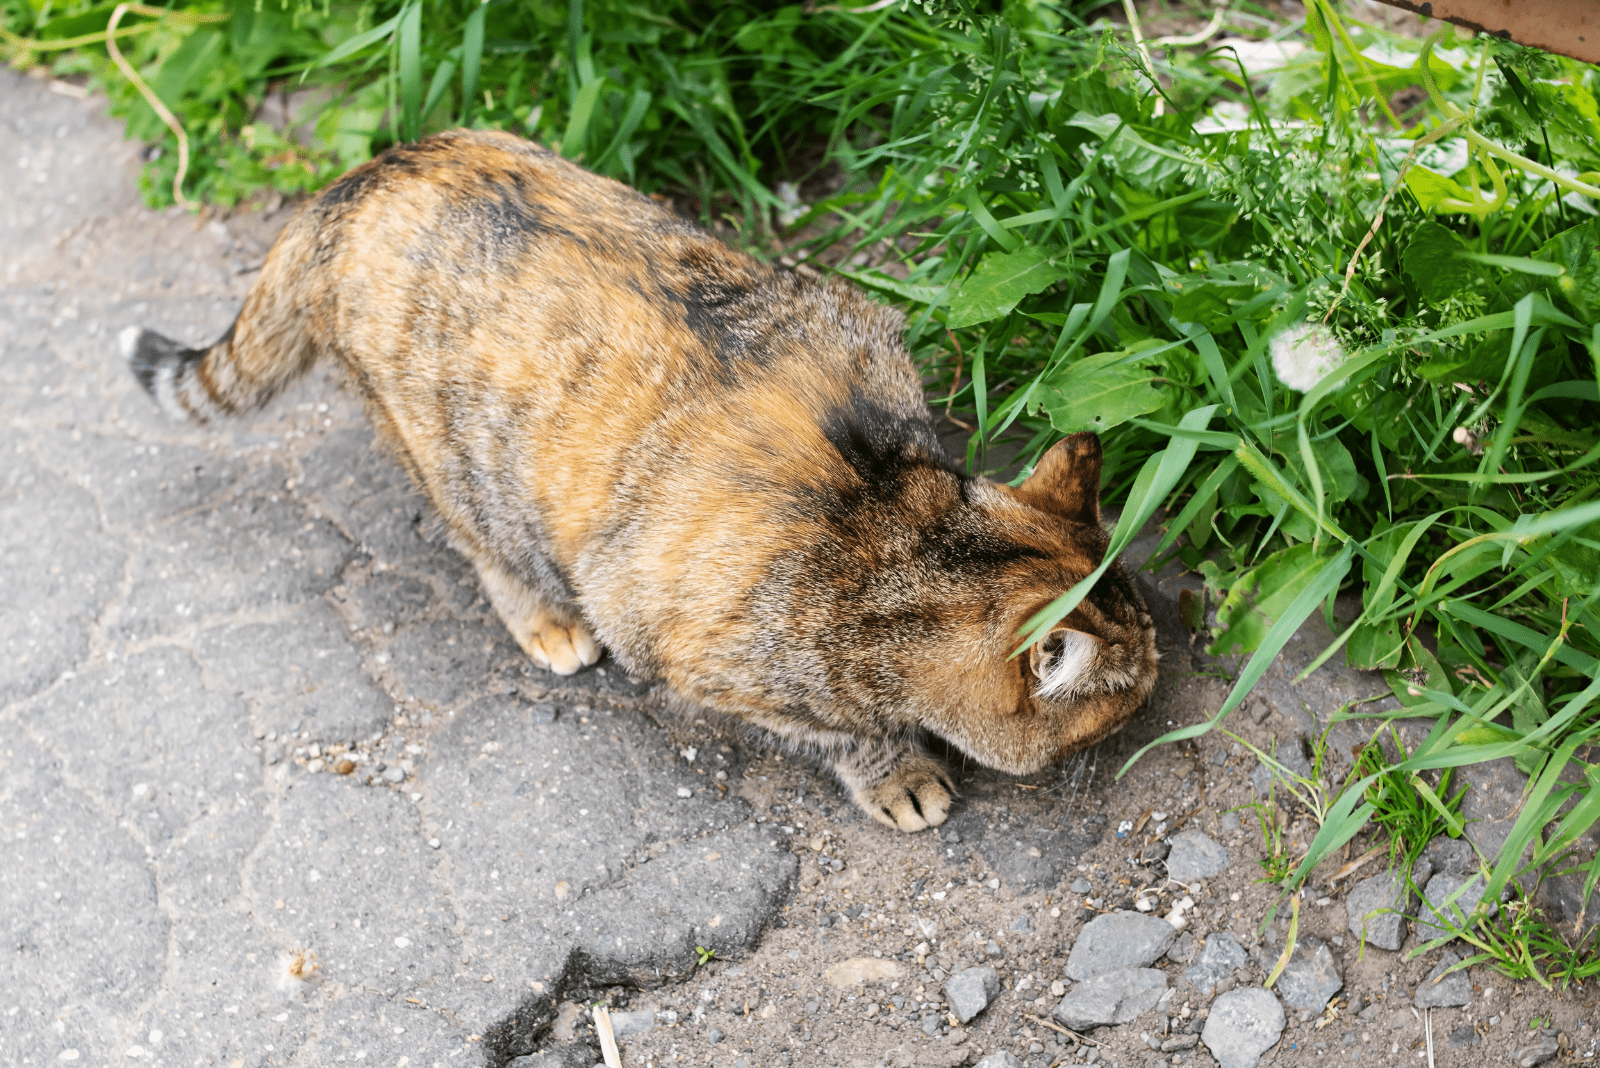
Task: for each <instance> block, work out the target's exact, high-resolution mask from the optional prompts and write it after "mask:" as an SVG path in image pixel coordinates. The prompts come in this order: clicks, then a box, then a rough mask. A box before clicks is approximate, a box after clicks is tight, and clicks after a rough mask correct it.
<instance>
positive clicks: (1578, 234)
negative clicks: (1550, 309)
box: [1533, 219, 1600, 320]
mask: <svg viewBox="0 0 1600 1068" xmlns="http://www.w3.org/2000/svg"><path fill="white" fill-rule="evenodd" d="M1533 258H1534V259H1535V260H1544V261H1547V262H1549V263H1554V264H1558V265H1560V266H1561V267H1563V268H1565V269H1566V273H1565V274H1563V275H1561V276H1560V277H1559V278H1557V279H1556V280H1555V283H1554V285H1555V287H1556V288H1557V289H1559V290H1560V291H1561V295H1562V296H1564V297H1566V298H1567V299H1568V300H1569V301H1571V302H1572V306H1573V308H1575V309H1576V310H1577V312H1578V314H1579V315H1580V316H1582V317H1583V318H1584V319H1585V320H1592V319H1594V318H1596V317H1600V219H1589V220H1586V221H1585V222H1581V223H1579V224H1578V225H1577V226H1574V227H1572V228H1571V229H1570V230H1563V231H1561V233H1559V234H1557V235H1556V236H1555V237H1552V238H1551V239H1550V240H1549V241H1546V242H1545V243H1544V244H1543V245H1542V246H1540V248H1539V251H1537V252H1535V253H1534V254H1533Z"/></svg>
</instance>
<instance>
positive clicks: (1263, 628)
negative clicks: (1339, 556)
mask: <svg viewBox="0 0 1600 1068" xmlns="http://www.w3.org/2000/svg"><path fill="white" fill-rule="evenodd" d="M1331 560H1332V557H1329V556H1326V555H1322V554H1319V553H1317V552H1316V551H1315V550H1314V549H1313V548H1312V546H1311V545H1310V544H1309V543H1307V544H1302V545H1295V546H1291V547H1290V548H1287V549H1283V550H1280V551H1279V552H1276V553H1273V554H1272V555H1271V556H1269V557H1267V558H1266V559H1265V560H1263V561H1261V563H1259V564H1257V565H1256V566H1255V567H1253V568H1251V569H1250V570H1249V571H1246V572H1245V573H1244V574H1243V575H1241V576H1239V579H1238V581H1236V582H1235V583H1234V584H1233V588H1232V589H1230V590H1229V591H1228V596H1227V597H1226V598H1224V599H1223V602H1222V606H1221V607H1220V608H1218V609H1217V626H1218V627H1219V628H1220V631H1221V632H1220V633H1219V634H1218V635H1217V638H1216V640H1215V641H1214V642H1212V643H1211V648H1210V650H1209V652H1210V653H1211V654H1212V655H1213V656H1216V655H1222V654H1228V653H1233V652H1235V651H1243V652H1251V651H1253V650H1255V649H1257V648H1259V647H1260V645H1261V640H1262V639H1263V638H1264V637H1266V635H1267V632H1268V631H1269V630H1270V629H1271V628H1272V626H1273V624H1274V623H1276V622H1277V621H1278V620H1279V619H1281V618H1282V617H1283V614H1284V612H1285V611H1286V610H1287V609H1288V607H1289V605H1290V604H1291V603H1292V602H1293V601H1294V600H1295V598H1296V597H1298V596H1299V595H1300V594H1301V592H1302V591H1304V590H1305V589H1306V587H1308V586H1310V585H1311V581H1312V580H1313V579H1315V578H1316V577H1317V575H1318V574H1320V573H1322V572H1323V571H1324V570H1325V569H1326V568H1327V566H1328V564H1329V562H1330V561H1331Z"/></svg>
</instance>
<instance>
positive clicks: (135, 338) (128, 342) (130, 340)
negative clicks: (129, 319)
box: [117, 326, 144, 360]
mask: <svg viewBox="0 0 1600 1068" xmlns="http://www.w3.org/2000/svg"><path fill="white" fill-rule="evenodd" d="M142 333H144V331H143V330H141V329H139V328H138V327H137V326H130V327H126V328H124V329H123V331H122V332H121V333H120V334H118V335H117V348H118V349H119V350H121V352H122V358H123V359H124V360H131V359H133V354H134V351H135V350H137V349H138V347H139V335H140V334H142Z"/></svg>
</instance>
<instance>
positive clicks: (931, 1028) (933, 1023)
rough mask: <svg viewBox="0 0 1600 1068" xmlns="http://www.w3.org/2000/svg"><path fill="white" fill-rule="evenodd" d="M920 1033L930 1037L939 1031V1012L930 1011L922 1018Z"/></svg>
mask: <svg viewBox="0 0 1600 1068" xmlns="http://www.w3.org/2000/svg"><path fill="white" fill-rule="evenodd" d="M922 1033H923V1034H925V1035H927V1036H928V1037H929V1038H932V1037H933V1036H934V1035H936V1034H938V1033H939V1014H938V1013H936V1012H930V1013H928V1015H926V1016H924V1017H923V1018H922Z"/></svg>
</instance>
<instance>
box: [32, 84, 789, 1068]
mask: <svg viewBox="0 0 1600 1068" xmlns="http://www.w3.org/2000/svg"><path fill="white" fill-rule="evenodd" d="M0 130H3V131H4V135H3V137H0V142H3V143H4V144H5V152H4V158H3V165H4V166H5V167H6V168H7V173H8V178H9V180H8V181H7V183H6V185H7V188H8V191H9V193H10V195H9V196H8V197H7V198H6V200H5V202H4V205H3V207H0V412H3V429H0V454H3V455H4V457H5V462H4V464H3V465H0V606H3V607H0V752H3V754H4V761H3V763H0V857H3V860H0V903H3V904H0V917H3V918H0V930H3V931H4V934H5V937H6V939H7V949H8V952H7V953H6V954H5V956H4V958H3V962H0V989H3V991H4V995H3V999H0V1063H5V1064H12V1065H26V1064H44V1063H52V1064H53V1063H57V1062H61V1061H66V1062H70V1061H73V1060H79V1061H81V1062H84V1063H94V1064H109V1063H124V1062H126V1063H140V1064H151V1063H162V1064H191V1063H192V1064H223V1065H229V1064H231V1065H252V1066H253V1065H256V1064H283V1063H291V1062H292V1063H297V1064H325V1063H337V1062H346V1061H350V1062H359V1061H363V1060H364V1061H367V1062H368V1063H383V1064H396V1063H398V1064H406V1063H409V1064H411V1065H419V1066H420V1065H432V1064H440V1065H452V1066H453V1065H463V1066H465V1065H475V1064H498V1063H501V1062H503V1061H505V1060H507V1059H509V1058H510V1057H512V1056H515V1055H516V1054H518V1053H526V1052H527V1051H528V1049H529V1048H531V1045H530V1036H532V1035H534V1034H535V1033H537V1032H538V1031H539V1030H540V1029H541V1028H543V1027H544V1026H545V1025H546V1024H548V1023H549V1022H550V1020H552V1019H553V1018H554V1016H555V1014H556V1006H557V1005H558V1004H559V1003H560V1001H561V1000H562V999H563V998H564V997H567V996H571V995H573V994H574V993H575V992H577V991H581V990H588V989H593V988H595V987H597V986H601V985H604V984H608V983H627V984H631V985H640V984H643V985H654V984H656V983H659V982H660V981H662V980H663V979H664V978H667V977H671V976H673V975H677V974H680V973H683V972H685V971H687V970H689V969H690V968H691V967H692V966H693V965H694V962H695V960H696V947H697V946H700V947H705V948H707V949H710V950H714V951H717V952H719V953H722V954H724V955H730V956H731V955H736V954H739V953H741V952H742V951H744V950H745V949H746V948H747V947H748V946H750V945H751V944H752V943H753V942H754V941H755V939H756V937H757V935H758V934H759V932H760V931H761V929H762V927H763V925H765V924H766V923H768V922H769V921H770V920H771V918H772V915H773V913H774V911H775V909H777V908H778V907H779V906H780V905H781V904H782V903H783V902H785V901H786V900H787V898H788V896H789V894H790V892H791V888H792V884H793V882H794V875H795V870H796V859H795V857H794V855H793V854H792V853H791V852H790V851H789V849H788V847H787V843H784V844H782V845H780V844H779V843H777V842H776V840H775V839H774V837H773V836H772V835H771V834H769V833H767V831H766V830H765V829H763V828H760V827H759V826H758V825H757V824H756V823H755V822H753V821H752V818H751V816H752V812H751V808H750V805H749V804H748V803H747V802H746V801H744V800H742V799H740V798H739V797H737V796H736V795H735V793H734V792H732V791H730V789H729V785H730V782H731V783H732V785H733V786H734V787H737V785H738V781H739V768H740V765H741V763H742V762H743V761H744V760H745V757H744V756H743V755H742V751H741V750H738V749H735V748H734V747H733V746H728V747H725V750H719V751H718V752H717V753H716V756H715V758H712V757H710V756H708V757H707V758H704V759H702V760H701V761H700V766H699V767H698V768H691V766H690V765H689V764H688V762H686V761H685V760H683V759H682V758H681V756H680V755H679V754H678V752H677V751H676V750H675V749H674V748H673V747H672V745H671V743H670V742H669V740H668V737H667V734H666V732H665V731H664V730H663V729H662V728H661V727H660V726H659V725H657V724H656V723H655V722H653V721H652V719H651V718H650V716H649V715H648V714H641V712H640V709H641V707H643V706H645V705H646V704H647V702H645V701H643V695H644V693H645V689H646V688H645V687H644V686H643V685H641V684H637V683H634V682H632V681H631V680H629V679H627V678H625V677H624V676H622V675H621V674H620V672H618V671H616V670H615V669H613V668H610V667H608V665H606V664H604V663H603V664H602V665H600V666H599V668H598V669H593V670H590V671H588V672H586V673H585V674H584V675H582V676H579V677H576V678H574V679H571V680H555V679H554V678H553V677H552V676H550V675H548V674H546V673H544V672H539V671H537V670H536V669H533V668H531V667H529V666H528V665H527V663H526V660H525V658H524V657H523V655H522V654H521V652H520V651H519V650H517V649H516V647H515V645H514V644H513V643H512V641H511V639H510V638H509V636H508V635H507V634H506V633H505V631H504V629H503V628H502V627H501V625H500V623H499V622H498V620H497V618H496V617H494V615H493V613H492V610H491V609H490V608H489V607H488V605H487V604H486V602H485V600H484V598H483V597H482V595H481V594H480V592H479V590H478V588H477V585H476V581H475V580H474V579H473V577H472V576H471V574H470V571H469V569H468V568H467V567H466V566H465V565H464V564H463V562H462V561H461V560H460V559H459V558H458V557H456V556H455V555H454V554H453V553H451V552H450V551H449V550H447V549H445V548H443V547H442V546H441V545H440V544H438V543H437V542H436V541H435V540H432V538H431V536H430V535H431V531H430V530H429V529H428V528H427V525H426V523H425V522H424V521H423V519H422V508H421V502H420V500H419V499H418V498H417V497H416V495H414V494H413V493H412V492H411V490H410V488H409V486H408V485H407V483H406V481H405V479H404V477H403V475H402V474H401V472H400V471H399V469H398V467H397V466H396V465H395V464H394V463H393V462H391V461H390V460H389V459H388V458H387V457H385V456H383V455H381V454H379V453H377V452H376V451H375V450H374V448H373V444H372V436H371V434H370V433H369V431H368V430H367V428H366V425H365V421H364V419H363V418H362V416H361V413H360V411H359V405H358V404H356V403H355V402H354V400H353V399H352V398H351V396H350V395H349V394H347V393H344V392H341V391H340V390H339V389H338V385H337V383H336V382H331V381H329V380H328V379H327V378H326V377H324V376H322V375H317V376H314V378H313V380H312V381H310V382H307V383H305V384H303V385H302V386H301V387H300V388H299V389H298V390H296V391H295V392H294V393H293V394H292V395H289V396H286V397H283V398H280V399H279V400H278V401H277V402H276V403H275V404H274V405H272V406H271V408H270V409H269V410H268V411H267V412H265V413H262V414H261V415H259V416H257V417H253V418H250V419H247V420H242V421H240V422H238V423H234V424H230V425H226V426H220V425H219V426H216V427H211V428H192V427H183V426H175V425H172V424H170V423H167V422H166V421H165V420H164V419H163V418H162V417H161V416H159V414H158V413H157V412H156V410H155V409H154V407H153V406H152V405H150V404H149V402H148V400H147V398H145V397H144V396H142V395H141V394H140V392H139V390H138V389H137V388H136V386H135V384H134V382H133V381H132V379H131V378H130V377H129V376H128V375H127V373H126V370H125V368H123V367H122V366H121V365H120V361H118V360H117V359H116V357H115V353H114V345H113V338H114V335H115V333H116V331H117V330H118V329H120V328H121V327H123V326H126V325H130V324H136V323H137V324H144V325H149V326H151V327H154V328H156V329H161V330H163V331H165V332H168V333H171V334H173V335H174V336H177V337H182V338H186V339H188V340H190V341H194V342H198V341H200V340H202V339H208V338H211V337H214V336H215V335H216V334H217V333H219V332H220V331H221V330H222V329H224V328H225V327H226V326H227V324H228V322H229V321H230V320H231V318H232V315H233V313H234V310H235V309H236V308H237V306H238V304H239V302H240V300H241V299H242V297H243V295H244V293H245V291H246V289H247V288H248V285H249V283H250V281H251V279H252V277H253V275H252V274H251V273H250V272H251V268H252V267H253V266H254V265H255V264H257V263H259V260H260V257H261V255H262V253H263V252H264V250H265V248H266V247H267V246H268V245H269V244H270V240H271V235H272V232H273V230H274V224H278V225H281V223H282V222H283V218H281V217H280V218H276V219H268V220H262V219H260V218H259V217H241V218H240V219H238V220H230V223H229V224H224V223H223V222H221V221H212V222H210V223H204V224H200V223H197V222H196V221H195V219H194V218H192V217H190V216H186V215H181V214H170V213H169V214H159V213H155V212H151V211H149V210H147V209H145V208H143V207H142V206H141V204H140V202H139V200H138V196H137V183H136V177H137V166H138V158H137V152H138V146H137V145H135V144H132V143H129V142H125V141H123V140H122V138H121V134H120V130H119V129H118V128H117V126H116V124H114V123H112V122H110V121H108V120H106V119H105V118H104V116H103V115H102V114H101V113H100V110H99V109H98V108H97V107H95V106H94V105H93V104H92V103H85V102H83V101H80V100H77V99H74V98H72V97H70V96H66V95H62V94H60V93H58V92H53V91H51V89H50V88H49V87H48V85H47V84H46V83H45V82H44V81H42V80H38V79H32V78H27V77H23V76H20V75H17V74H15V73H12V72H5V71H0ZM280 215H287V212H282V213H280ZM230 225H231V229H230ZM558 681H559V684H557V683H558ZM713 767H715V768H717V769H718V770H721V771H722V772H723V775H722V778H721V780H720V781H719V780H718V779H716V778H714V777H713V774H712V773H711V772H710V770H709V769H710V768H713ZM729 773H731V774H732V778H731V780H730V778H729ZM647 861H648V863H646V862H647Z"/></svg>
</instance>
